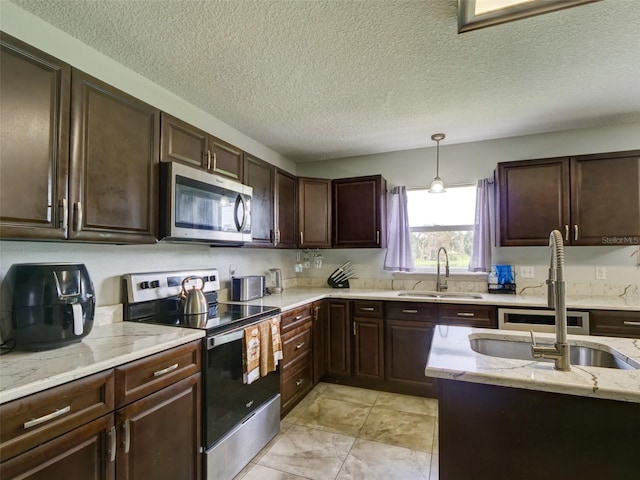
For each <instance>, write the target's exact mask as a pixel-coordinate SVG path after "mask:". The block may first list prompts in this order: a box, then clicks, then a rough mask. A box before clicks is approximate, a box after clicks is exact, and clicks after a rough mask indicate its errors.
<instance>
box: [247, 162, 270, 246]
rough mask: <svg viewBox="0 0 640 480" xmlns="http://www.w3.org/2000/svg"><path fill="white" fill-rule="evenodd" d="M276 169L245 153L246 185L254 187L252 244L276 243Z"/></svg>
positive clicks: (266, 244)
mask: <svg viewBox="0 0 640 480" xmlns="http://www.w3.org/2000/svg"><path fill="white" fill-rule="evenodd" d="M275 173H276V169H275V167H274V166H273V165H271V164H270V163H267V162H265V161H264V160H261V159H259V158H257V157H254V156H253V155H249V154H248V153H245V154H244V181H243V183H244V184H245V185H249V186H250V187H252V188H253V196H252V197H251V220H252V223H251V245H254V246H265V247H271V246H273V244H274V241H275V236H274V228H273V217H274V191H275Z"/></svg>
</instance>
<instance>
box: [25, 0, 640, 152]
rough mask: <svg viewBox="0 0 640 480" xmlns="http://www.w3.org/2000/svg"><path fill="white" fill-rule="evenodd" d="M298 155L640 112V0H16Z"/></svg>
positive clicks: (420, 143)
mask: <svg viewBox="0 0 640 480" xmlns="http://www.w3.org/2000/svg"><path fill="white" fill-rule="evenodd" d="M13 3H15V4H17V5H19V6H20V7H22V8H24V9H25V10H27V11H29V12H31V13H33V14H35V15H36V16H38V17H40V18H42V19H43V20H45V21H46V22H48V23H50V24H52V25H55V26H56V27H58V28H60V29H61V30H63V31H65V32H67V33H69V34H70V35H72V36H73V37H76V38H78V39H79V40H81V41H82V42H84V43H85V44H87V45H90V46H91V47H93V48H95V49H96V50H98V51H100V52H102V53H104V54H106V55H107V56H109V57H111V58H113V59H114V60H116V61H118V62H120V63H122V64H123V65H126V66H127V67H129V68H131V69H132V70H134V71H136V72H138V73H140V74H141V75H143V76H144V77H146V78H148V79H150V80H152V81H153V82H155V83H157V84H159V85H161V86H163V87H165V88H166V89H168V90H170V91H172V92H173V93H175V94H177V95H178V96H180V97H182V98H184V99H186V100H187V101H189V102H191V103H192V104H194V105H196V106H198V107H200V108H202V109H203V110H205V111H207V112H209V113H211V114H212V115H213V116H215V117H217V118H219V119H220V120H222V121H223V122H225V123H227V124H229V125H231V126H233V127H235V128H236V129H238V130H240V131H241V132H243V133H244V134H246V135H248V136H250V137H252V138H254V139H255V140H257V141H259V142H261V143H262V144H264V145H266V146H268V147H270V148H271V149H272V150H275V151H276V152H279V153H281V154H282V155H284V156H286V157H288V158H290V159H291V160H294V161H309V160H322V159H328V158H339V157H345V156H352V155H362V154H368V153H379V152H385V151H394V150H403V149H411V148H420V147H425V146H433V145H434V142H433V141H431V139H430V136H431V134H432V133H435V132H440V131H442V132H445V133H446V134H447V138H446V139H445V140H444V141H443V142H442V143H445V144H446V143H448V144H452V143H462V142H469V141H476V140H485V139H491V138H500V137H510V136H516V135H525V134H532V133H541V132H548V131H555V130H565V129H574V128H584V127H590V126H600V125H610V124H616V123H628V122H635V121H640V53H639V52H640V1H638V0H604V1H601V2H596V3H592V4H587V5H584V6H580V7H576V8H570V9H566V10H562V11H558V12H554V13H550V14H547V15H542V16H538V17H534V18H529V19H524V20H520V21H516V22H511V23H507V24H503V25H498V26H495V27H491V28H487V29H482V30H477V31H473V32H468V33H464V34H461V35H459V34H458V33H457V19H456V13H457V5H456V3H457V2H456V1H455V0H422V1H394V0H361V1H351V0H334V1H316V0H307V1H304V0H256V1H254V0H235V1H234V0H231V1H220V0H210V1H196V0H167V1H165V0H150V1H149V0H129V1H116V0H100V1H88V0H79V1H78V0H64V1H52V0H13Z"/></svg>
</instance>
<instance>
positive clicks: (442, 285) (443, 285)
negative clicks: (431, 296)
mask: <svg viewBox="0 0 640 480" xmlns="http://www.w3.org/2000/svg"><path fill="white" fill-rule="evenodd" d="M440 252H444V256H445V259H446V265H445V279H444V280H442V278H441V277H440ZM447 278H449V254H448V253H447V249H446V248H444V247H440V248H439V249H438V268H437V275H436V290H437V291H438V292H441V291H443V290H446V289H447V288H449V287H448V286H447Z"/></svg>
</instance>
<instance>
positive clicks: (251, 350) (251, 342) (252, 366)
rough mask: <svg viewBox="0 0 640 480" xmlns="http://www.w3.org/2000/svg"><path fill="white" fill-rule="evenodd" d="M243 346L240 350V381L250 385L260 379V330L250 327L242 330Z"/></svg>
mask: <svg viewBox="0 0 640 480" xmlns="http://www.w3.org/2000/svg"><path fill="white" fill-rule="evenodd" d="M243 342H244V345H243V348H242V363H243V365H244V373H243V375H242V380H243V381H244V383H246V384H250V383H252V382H254V381H256V380H257V379H258V378H260V328H259V325H252V326H250V327H247V328H245V329H244V340H243Z"/></svg>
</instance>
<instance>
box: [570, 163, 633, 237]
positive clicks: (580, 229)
mask: <svg viewBox="0 0 640 480" xmlns="http://www.w3.org/2000/svg"><path fill="white" fill-rule="evenodd" d="M639 179H640V151H631V152H622V153H609V154H599V155H584V156H580V157H576V158H573V159H572V161H571V183H572V190H571V224H572V225H571V233H570V235H571V243H572V244H573V245H632V244H636V245H637V244H638V241H639V238H640V180H639Z"/></svg>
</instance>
